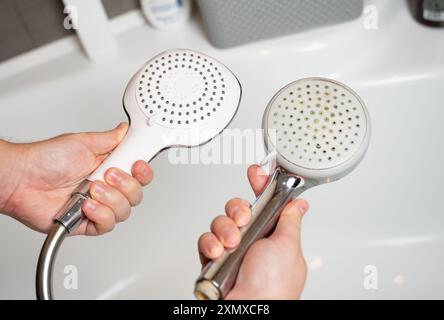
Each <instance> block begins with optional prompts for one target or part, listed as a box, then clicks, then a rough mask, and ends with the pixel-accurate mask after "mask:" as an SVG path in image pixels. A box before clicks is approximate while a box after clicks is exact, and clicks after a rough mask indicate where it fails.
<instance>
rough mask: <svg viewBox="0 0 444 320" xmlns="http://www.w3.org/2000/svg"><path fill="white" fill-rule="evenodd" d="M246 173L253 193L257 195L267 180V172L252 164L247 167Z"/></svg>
mask: <svg viewBox="0 0 444 320" xmlns="http://www.w3.org/2000/svg"><path fill="white" fill-rule="evenodd" d="M247 175H248V181H250V185H251V187H252V188H253V191H254V193H255V194H256V196H257V195H259V194H260V193H261V192H262V190H263V189H264V188H265V186H266V184H267V182H268V178H269V176H268V174H267V173H266V172H265V171H264V170H263V169H262V168H261V167H260V166H258V165H257V164H254V165H252V166H250V167H249V168H248V171H247Z"/></svg>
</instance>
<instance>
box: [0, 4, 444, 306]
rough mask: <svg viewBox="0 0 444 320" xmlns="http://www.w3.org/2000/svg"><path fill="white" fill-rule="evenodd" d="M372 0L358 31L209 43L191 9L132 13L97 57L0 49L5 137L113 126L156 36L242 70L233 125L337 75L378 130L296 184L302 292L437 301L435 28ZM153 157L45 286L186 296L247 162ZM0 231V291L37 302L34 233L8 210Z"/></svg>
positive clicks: (442, 240)
mask: <svg viewBox="0 0 444 320" xmlns="http://www.w3.org/2000/svg"><path fill="white" fill-rule="evenodd" d="M389 3H390V4H389ZM372 4H373V5H376V9H378V13H379V21H378V22H379V27H378V29H377V30H367V29H365V27H364V26H365V25H366V24H365V23H366V22H365V18H364V19H360V20H356V21H353V22H350V23H346V24H343V25H338V26H334V27H330V28H325V29H319V30H315V31H310V32H306V33H303V34H299V35H293V36H289V37H285V38H281V39H276V40H270V41H264V42H259V43H255V44H251V45H248V46H244V47H240V48H235V49H229V50H216V49H214V48H213V47H211V46H210V44H209V43H208V41H207V40H206V38H205V36H204V34H203V31H202V30H201V27H200V24H199V23H198V21H193V22H192V23H190V24H189V25H187V26H186V27H184V28H183V29H181V30H179V31H177V32H155V31H153V30H152V29H151V28H149V27H148V26H147V25H145V24H143V25H139V26H134V27H133V28H130V29H129V30H127V31H125V32H123V33H121V34H119V35H118V36H116V37H117V43H118V52H117V53H116V54H115V55H114V56H112V57H110V58H109V59H107V60H106V61H103V62H101V63H91V62H89V61H88V60H87V59H86V58H84V56H83V54H82V53H81V52H80V51H78V50H75V51H73V52H69V50H68V52H66V53H65V54H63V55H59V56H58V57H57V58H51V59H46V60H47V61H46V62H44V63H41V64H38V65H34V63H33V61H29V59H31V60H32V59H35V58H36V57H37V56H36V55H32V54H29V55H26V56H24V57H22V58H20V59H19V60H15V61H9V62H5V63H3V64H1V65H0V71H1V70H3V71H4V73H3V75H2V74H1V72H0V79H1V80H0V106H1V115H0V138H7V139H12V140H14V141H29V140H38V139H43V138H47V137H50V136H54V135H57V134H60V133H64V132H70V131H84V130H105V129H108V128H111V127H113V126H114V125H115V124H116V123H117V122H119V121H121V120H125V116H124V113H123V111H122V108H121V98H122V93H123V90H124V88H125V85H126V82H127V81H128V80H129V78H130V76H131V75H132V74H133V73H134V72H135V71H136V70H137V69H138V68H139V67H140V65H142V63H143V62H144V61H145V60H147V59H149V58H150V57H152V56H153V55H155V54H157V53H158V52H160V51H162V50H164V49H167V48H173V47H186V48H191V49H195V50H199V51H203V52H205V53H207V54H209V55H211V56H214V57H215V58H217V59H219V60H221V61H222V62H224V63H225V64H226V65H227V66H229V67H230V68H231V69H232V70H233V72H234V73H235V74H237V76H238V77H239V79H240V81H241V83H242V85H243V100H242V104H241V106H240V110H239V112H238V115H237V117H236V118H235V120H234V121H233V123H232V124H231V126H230V127H231V128H241V129H246V128H259V127H260V123H261V115H262V112H263V110H264V108H265V106H266V104H267V103H268V101H269V99H270V98H271V97H272V95H273V94H274V93H275V92H276V91H277V90H278V89H279V88H280V87H282V86H283V85H285V84H287V83H288V82H291V81H292V80H296V79H299V78H302V77H305V76H327V77H332V78H335V79H338V80H340V81H343V82H345V83H346V84H348V85H349V86H351V87H352V88H353V89H355V90H356V91H357V92H358V93H359V94H360V95H361V96H362V98H363V99H364V101H365V102H366V104H367V106H368V108H369V111H370V114H371V116H372V120H373V137H372V141H371V145H370V149H369V152H368V154H367V157H366V158H365V160H364V161H363V163H362V164H361V166H360V167H359V168H358V169H357V170H356V171H355V172H353V174H351V175H350V176H349V177H347V178H345V179H343V180H341V181H339V182H336V183H334V184H330V185H325V186H322V187H319V188H316V189H313V190H310V191H309V192H307V194H306V195H305V197H306V198H307V199H308V200H309V202H310V204H311V210H310V212H309V214H308V215H307V216H306V217H305V218H304V224H303V248H304V253H305V256H306V258H307V261H308V264H309V276H308V280H307V284H306V288H305V291H304V294H303V298H305V299H313V298H321V299H324V298H339V299H343V298H353V299H377V298H381V299H390V298H441V299H442V298H444V292H443V290H442V288H443V287H444V276H443V275H442V270H443V269H444V255H443V254H442V251H443V246H444V215H443V209H442V199H441V197H442V195H443V193H444V188H443V185H442V181H444V170H443V169H442V165H443V163H444V151H443V149H444V143H443V139H444V125H443V119H444V29H430V28H425V27H422V26H420V25H418V24H417V23H416V22H414V21H413V19H412V18H411V16H410V15H409V13H408V12H407V8H405V2H404V1H371V2H367V5H372ZM131 17H132V16H131ZM131 17H130V18H131ZM51 50H52V51H54V50H57V48H55V49H54V48H52V49H51ZM52 51H51V52H52ZM44 54H48V51H44V53H43V55H44ZM38 57H39V59H40V58H42V52H40V53H39V55H38ZM24 65H27V67H24ZM19 69H20V71H19ZM6 71H7V74H6ZM152 166H153V167H154V170H155V180H154V182H153V183H152V184H151V185H150V186H148V187H147V188H146V190H145V199H144V202H143V204H142V205H141V206H139V207H138V208H136V209H135V210H134V212H133V215H132V217H131V218H130V219H129V220H128V221H127V222H126V223H123V224H120V225H118V227H117V228H116V229H115V230H114V231H113V232H112V233H110V234H107V235H105V236H102V237H96V238H92V237H75V238H69V239H68V240H66V241H65V243H64V245H63V247H62V249H61V252H60V254H59V257H58V261H57V265H56V271H55V294H56V297H58V298H65V299H80V298H82V299H97V298H99V299H107V298H154V299H161V298H173V299H176V298H184V299H187V298H192V297H193V296H192V291H193V283H194V280H195V278H196V277H197V275H198V274H199V270H200V264H199V260H198V255H197V252H196V241H197V238H198V236H199V235H200V233H202V232H204V231H206V230H207V229H208V228H209V224H210V221H211V220H212V219H213V218H214V217H215V216H216V215H218V214H220V213H222V212H223V206H224V203H225V201H226V200H228V199H230V198H231V197H234V196H242V197H245V198H248V199H250V200H253V195H252V192H251V191H250V189H249V186H248V183H247V180H246V172H245V169H246V167H247V164H243V165H212V166H208V165H180V166H177V165H172V164H170V163H169V162H168V161H167V155H166V154H161V155H160V156H158V157H157V158H156V159H155V160H154V161H153V162H152ZM0 234H1V236H0V238H1V241H0V254H1V259H0V270H1V272H0V298H2V299H11V298H14V299H33V298H34V297H35V295H34V274H35V265H36V261H37V257H38V253H39V250H40V247H41V244H42V242H43V240H44V236H43V235H41V234H37V233H35V232H33V231H31V230H29V229H27V228H26V227H24V226H22V225H20V224H19V223H18V222H16V221H14V220H12V219H10V218H8V217H5V216H0ZM67 265H73V266H75V267H76V268H77V270H78V277H79V281H78V285H79V286H78V289H76V290H67V289H65V288H64V286H63V279H64V276H65V274H64V273H63V270H64V267H65V266H67ZM368 270H371V271H372V275H373V276H375V273H374V272H375V271H377V288H375V287H371V288H369V287H368V286H365V282H366V277H367V276H368V274H366V271H368Z"/></svg>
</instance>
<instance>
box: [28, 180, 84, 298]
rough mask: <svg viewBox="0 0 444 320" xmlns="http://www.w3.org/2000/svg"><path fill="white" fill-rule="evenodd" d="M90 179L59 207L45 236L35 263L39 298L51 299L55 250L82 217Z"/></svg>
mask: <svg viewBox="0 0 444 320" xmlns="http://www.w3.org/2000/svg"><path fill="white" fill-rule="evenodd" d="M90 184H91V182H90V181H88V180H84V181H83V182H82V183H81V184H80V185H79V186H78V187H77V189H76V190H74V193H73V194H72V196H71V198H70V199H69V200H68V202H67V203H66V204H65V205H64V206H63V208H62V209H60V211H59V213H58V214H57V216H56V218H55V222H54V226H53V227H52V229H51V231H50V232H49V233H48V236H47V237H46V240H45V243H44V244H43V247H42V250H41V251H40V256H39V261H38V263H37V274H36V279H35V285H36V295H37V299H39V300H52V299H53V295H52V270H53V267H54V261H55V259H56V256H57V251H58V250H59V247H60V245H61V244H62V242H63V240H64V239H65V237H66V235H67V234H68V233H71V232H73V231H74V230H75V229H76V228H77V227H78V225H79V224H80V222H81V221H82V219H83V212H82V204H83V202H84V201H85V200H86V199H88V197H89V192H88V190H89V185H90Z"/></svg>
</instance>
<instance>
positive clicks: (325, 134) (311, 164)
mask: <svg viewBox="0 0 444 320" xmlns="http://www.w3.org/2000/svg"><path fill="white" fill-rule="evenodd" d="M262 127H263V129H264V143H265V146H266V148H267V150H268V151H269V152H271V151H273V150H274V151H276V152H275V154H276V157H277V158H276V162H277V164H278V165H280V166H281V167H282V168H284V169H285V170H287V171H288V172H291V173H293V174H297V175H299V176H301V177H303V178H305V179H309V180H312V181H318V182H319V183H322V182H331V181H334V180H337V179H339V178H341V177H343V176H344V175H346V174H348V173H349V172H350V171H351V170H353V169H354V168H355V167H356V166H357V165H358V164H359V162H360V161H361V159H362V158H363V156H364V154H365V152H366V150H367V148H368V144H369V141H370V131H371V126H370V117H369V114H368V111H367V108H366V107H365V105H364V102H363V101H362V100H361V98H360V97H359V96H358V95H357V94H356V93H355V92H354V91H353V90H352V89H351V88H349V87H347V86H345V85H344V84H342V83H339V82H337V81H334V80H331V79H325V78H307V79H301V80H298V81H295V82H292V83H290V84H289V85H287V86H285V87H284V88H282V89H281V90H280V91H279V92H278V93H276V95H275V96H274V97H273V98H272V99H271V101H270V103H269V104H268V106H267V109H266V110H265V112H264V116H263V121H262Z"/></svg>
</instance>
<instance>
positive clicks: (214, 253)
mask: <svg viewBox="0 0 444 320" xmlns="http://www.w3.org/2000/svg"><path fill="white" fill-rule="evenodd" d="M209 251H210V256H211V257H217V256H218V255H219V246H218V245H217V244H215V243H211V244H210V250H209Z"/></svg>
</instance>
